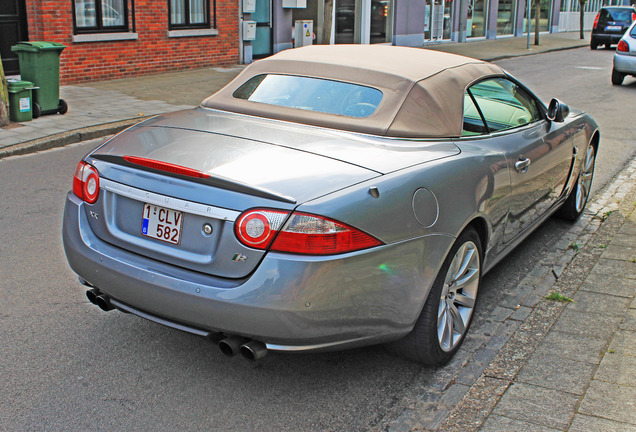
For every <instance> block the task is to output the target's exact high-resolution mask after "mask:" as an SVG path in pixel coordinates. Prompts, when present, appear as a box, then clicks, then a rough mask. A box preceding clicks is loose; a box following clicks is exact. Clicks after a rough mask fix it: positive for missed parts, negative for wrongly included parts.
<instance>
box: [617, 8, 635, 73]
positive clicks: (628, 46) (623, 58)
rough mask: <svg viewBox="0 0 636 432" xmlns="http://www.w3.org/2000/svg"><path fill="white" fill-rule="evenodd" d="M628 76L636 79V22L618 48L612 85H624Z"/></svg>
mask: <svg viewBox="0 0 636 432" xmlns="http://www.w3.org/2000/svg"><path fill="white" fill-rule="evenodd" d="M626 75H632V76H635V77H636V21H634V22H633V23H632V25H631V26H629V29H627V31H626V32H625V34H624V35H623V37H622V38H621V40H620V41H619V42H618V47H616V54H614V67H613V68H612V84H614V85H621V84H623V80H624V79H625V76H626Z"/></svg>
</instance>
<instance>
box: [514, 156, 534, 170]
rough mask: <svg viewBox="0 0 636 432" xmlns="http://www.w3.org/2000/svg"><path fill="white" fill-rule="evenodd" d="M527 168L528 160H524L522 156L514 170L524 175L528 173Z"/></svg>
mask: <svg viewBox="0 0 636 432" xmlns="http://www.w3.org/2000/svg"><path fill="white" fill-rule="evenodd" d="M529 166H530V159H527V158H524V157H523V156H521V157H520V158H519V161H518V162H517V163H515V169H516V170H517V171H518V172H520V173H521V174H524V173H525V172H526V171H528V167H529Z"/></svg>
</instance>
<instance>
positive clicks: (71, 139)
mask: <svg viewBox="0 0 636 432" xmlns="http://www.w3.org/2000/svg"><path fill="white" fill-rule="evenodd" d="M150 117H153V116H145V117H136V118H132V119H126V120H120V121H116V122H112V123H104V124H101V125H96V126H89V127H84V128H79V129H73V130H70V131H65V132H60V133H57V134H54V135H49V136H46V137H42V138H38V139H34V140H31V141H25V142H22V143H18V144H13V145H10V146H6V147H2V148H0V159H3V158H6V157H9V156H16V155H22V154H28V153H34V152H38V151H42V150H48V149H52V148H55V147H64V146H66V145H69V144H75V143H78V142H82V141H86V140H91V139H95V138H101V137H104V136H107V135H113V134H116V133H118V132H121V131H122V130H124V129H126V128H128V127H130V126H132V125H134V124H137V123H139V122H141V121H143V120H146V119H149V118H150Z"/></svg>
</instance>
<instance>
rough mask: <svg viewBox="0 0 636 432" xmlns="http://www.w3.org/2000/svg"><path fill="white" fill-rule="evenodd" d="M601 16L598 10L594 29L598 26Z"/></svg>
mask: <svg viewBox="0 0 636 432" xmlns="http://www.w3.org/2000/svg"><path fill="white" fill-rule="evenodd" d="M600 16H601V13H600V12H598V13H597V14H596V18H594V30H596V26H597V25H598V19H599V17H600Z"/></svg>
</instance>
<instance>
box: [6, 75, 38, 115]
mask: <svg viewBox="0 0 636 432" xmlns="http://www.w3.org/2000/svg"><path fill="white" fill-rule="evenodd" d="M7 90H8V92H9V119H11V121H13V122H26V121H31V118H32V108H33V102H32V98H31V91H32V90H35V87H34V86H33V83H32V82H29V81H18V80H7Z"/></svg>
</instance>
